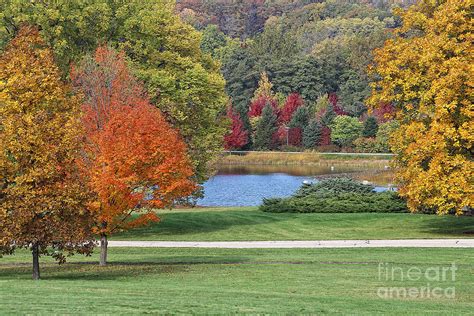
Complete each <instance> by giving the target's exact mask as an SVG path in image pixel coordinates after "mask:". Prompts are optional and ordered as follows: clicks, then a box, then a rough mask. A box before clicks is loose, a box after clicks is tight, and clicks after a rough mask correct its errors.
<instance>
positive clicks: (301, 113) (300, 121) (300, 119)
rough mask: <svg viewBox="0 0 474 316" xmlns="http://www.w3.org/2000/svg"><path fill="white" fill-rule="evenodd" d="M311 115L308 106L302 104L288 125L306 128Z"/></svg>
mask: <svg viewBox="0 0 474 316" xmlns="http://www.w3.org/2000/svg"><path fill="white" fill-rule="evenodd" d="M308 121H309V115H308V108H307V107H306V106H304V105H303V106H300V107H298V108H297V109H296V111H295V113H293V116H292V117H291V121H290V124H288V126H289V127H290V128H296V127H299V128H301V129H304V128H305V127H306V126H307V125H308Z"/></svg>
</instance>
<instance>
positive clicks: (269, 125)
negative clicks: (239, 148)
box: [254, 104, 278, 150]
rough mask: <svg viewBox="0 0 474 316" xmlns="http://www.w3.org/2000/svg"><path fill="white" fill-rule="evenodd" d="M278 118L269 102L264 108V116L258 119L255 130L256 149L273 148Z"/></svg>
mask: <svg viewBox="0 0 474 316" xmlns="http://www.w3.org/2000/svg"><path fill="white" fill-rule="evenodd" d="M277 120H278V118H277V116H276V114H275V113H274V112H273V108H272V106H271V105H270V104H267V105H266V106H265V107H264V108H263V111H262V116H261V118H260V120H259V121H258V124H257V128H256V131H255V141H254V146H255V148H256V149H260V150H269V149H271V148H272V145H273V135H274V134H275V133H276V131H277V129H278V127H277Z"/></svg>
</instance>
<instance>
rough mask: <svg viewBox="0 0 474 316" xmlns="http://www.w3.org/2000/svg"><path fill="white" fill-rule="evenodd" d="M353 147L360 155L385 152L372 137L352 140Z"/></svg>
mask: <svg viewBox="0 0 474 316" xmlns="http://www.w3.org/2000/svg"><path fill="white" fill-rule="evenodd" d="M353 145H354V147H355V149H356V151H357V152H361V153H383V152H388V150H385V149H384V148H383V147H382V146H381V144H380V143H379V142H378V141H377V139H375V138H373V137H368V138H367V137H359V138H357V139H356V140H354V142H353Z"/></svg>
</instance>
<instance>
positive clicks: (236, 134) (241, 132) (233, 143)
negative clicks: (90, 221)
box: [224, 105, 249, 150]
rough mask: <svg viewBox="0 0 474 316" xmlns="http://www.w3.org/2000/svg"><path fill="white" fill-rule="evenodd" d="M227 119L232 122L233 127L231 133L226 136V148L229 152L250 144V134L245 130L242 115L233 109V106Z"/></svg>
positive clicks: (228, 109)
mask: <svg viewBox="0 0 474 316" xmlns="http://www.w3.org/2000/svg"><path fill="white" fill-rule="evenodd" d="M227 117H228V118H229V119H230V120H231V122H232V125H231V129H230V133H228V134H227V135H225V136H224V147H225V149H227V150H231V149H240V148H242V147H243V146H245V145H246V144H247V143H248V141H249V137H248V136H249V135H248V134H249V133H248V131H247V130H245V128H244V123H243V122H242V119H241V118H240V115H239V114H238V113H236V112H235V111H234V110H233V109H232V106H231V105H229V107H228V108H227Z"/></svg>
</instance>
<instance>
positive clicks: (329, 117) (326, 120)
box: [321, 104, 337, 127]
mask: <svg viewBox="0 0 474 316" xmlns="http://www.w3.org/2000/svg"><path fill="white" fill-rule="evenodd" d="M336 116H337V114H336V112H334V107H333V106H332V104H328V107H327V108H326V111H324V114H323V116H322V117H321V123H322V124H323V125H324V126H327V127H331V125H332V123H333V121H334V119H335V118H336Z"/></svg>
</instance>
